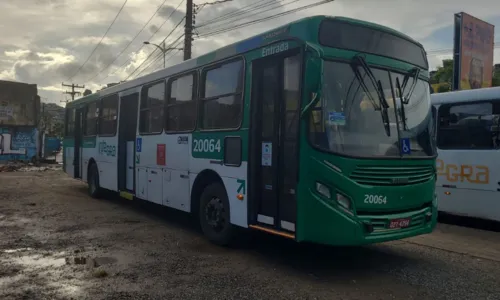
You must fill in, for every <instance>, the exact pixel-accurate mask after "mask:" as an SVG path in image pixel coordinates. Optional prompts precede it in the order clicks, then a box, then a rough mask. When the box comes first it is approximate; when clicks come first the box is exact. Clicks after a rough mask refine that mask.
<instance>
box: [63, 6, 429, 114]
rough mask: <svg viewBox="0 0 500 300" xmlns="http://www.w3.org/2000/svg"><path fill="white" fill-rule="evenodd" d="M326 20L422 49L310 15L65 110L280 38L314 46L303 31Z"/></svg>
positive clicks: (315, 39) (106, 90) (354, 21)
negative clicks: (297, 39) (296, 40)
mask: <svg viewBox="0 0 500 300" xmlns="http://www.w3.org/2000/svg"><path fill="white" fill-rule="evenodd" d="M325 19H329V20H338V21H341V22H348V23H352V24H357V25H361V26H367V27H371V28H375V29H377V30H380V31H384V32H387V33H390V34H393V35H396V36H398V37H401V38H403V39H406V40H408V41H410V42H413V43H414V44H416V45H418V46H421V47H422V48H423V46H422V45H421V44H420V43H419V42H417V41H416V40H414V39H412V38H411V37H409V36H407V35H405V34H403V33H401V32H399V31H397V30H394V29H392V28H389V27H386V26H383V25H380V24H376V23H371V22H366V21H362V20H358V19H352V18H347V17H338V16H326V15H317V16H311V17H305V18H302V19H299V20H296V21H294V22H291V23H288V24H285V25H283V26H280V27H277V28H274V29H272V30H269V31H266V32H263V33H261V34H258V35H255V36H252V37H249V38H247V39H245V40H242V41H239V42H236V43H233V44H230V45H227V46H224V47H222V48H219V49H217V50H214V51H212V52H209V53H206V54H203V55H201V56H199V57H196V58H192V59H189V60H186V61H184V62H181V63H179V64H177V65H174V66H170V67H167V68H165V69H161V70H158V71H156V72H153V73H150V74H147V75H144V76H142V77H139V78H136V79H133V80H131V81H126V82H123V83H120V84H117V85H113V86H111V87H108V88H104V89H102V90H100V91H99V92H96V93H93V94H90V95H88V96H84V97H82V98H79V99H77V100H75V101H72V102H69V103H68V104H67V105H66V106H67V107H72V106H79V105H81V104H84V103H87V102H92V101H94V100H96V99H98V98H100V97H103V96H106V95H110V94H115V93H117V92H120V91H126V90H129V89H132V88H135V87H138V86H142V85H144V84H145V83H149V82H153V81H156V80H160V79H162V78H166V77H169V76H171V75H174V74H178V73H181V72H183V71H187V70H190V69H193V68H196V67H199V66H202V65H205V64H208V63H211V62H216V61H219V60H223V59H225V58H228V57H231V56H234V55H237V54H242V53H245V52H247V51H250V50H253V49H256V48H259V47H261V46H264V45H267V44H269V43H272V42H273V41H277V40H280V39H284V38H287V37H290V38H299V39H301V40H303V41H306V42H313V43H317V42H318V33H317V32H314V33H311V31H306V30H304V28H307V27H313V28H319V25H320V23H321V21H323V20H325Z"/></svg>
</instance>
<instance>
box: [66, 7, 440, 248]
mask: <svg viewBox="0 0 500 300" xmlns="http://www.w3.org/2000/svg"><path fill="white" fill-rule="evenodd" d="M428 80H429V72H428V62H427V58H426V53H425V50H424V48H423V47H422V45H421V44H419V43H418V42H416V41H415V40H413V39H411V38H410V37H408V36H406V35H404V34H402V33H400V32H398V31H395V30H393V29H390V28H387V27H383V26H380V25H377V24H372V23H367V22H363V21H359V20H355V19H349V18H343V17H328V16H314V17H308V18H304V19H301V20H298V21H295V22H293V23H290V24H287V25H285V26H282V27H279V28H277V29H274V30H272V31H269V32H266V33H263V34H260V35H257V36H254V37H251V38H249V39H246V40H244V41H241V42H238V43H235V44H232V45H229V46H227V47H224V48H221V49H219V50H216V51H214V52H210V53H208V54H206V55H203V56H200V57H198V58H195V59H191V60H188V61H185V62H182V63H180V64H178V65H175V66H172V67H168V68H166V69H162V70H160V71H157V72H155V73H152V74H149V75H146V76H143V77H141V78H137V79H134V80H131V81H128V82H124V83H121V84H119V85H115V86H112V87H109V88H106V89H104V90H101V91H99V92H97V93H95V94H91V95H88V96H86V97H83V98H80V99H77V100H75V101H73V102H71V103H68V104H67V106H66V113H67V120H66V137H65V139H64V170H65V172H67V173H68V174H69V175H70V176H72V177H75V178H79V179H81V180H83V181H85V182H87V183H88V186H89V193H90V195H91V196H93V197H97V196H99V194H100V192H102V191H103V190H111V191H116V192H119V193H120V195H121V196H122V197H124V198H127V199H130V200H132V199H142V200H145V201H150V202H154V203H157V204H159V205H164V206H167V207H171V208H173V209H177V210H181V211H185V212H189V213H192V214H194V216H195V217H196V218H197V220H198V221H199V223H200V226H201V228H202V230H203V232H204V234H205V235H206V236H207V238H208V239H209V240H211V241H213V242H214V243H217V244H227V243H229V242H230V241H231V240H232V238H233V237H234V235H235V232H236V229H237V228H238V227H242V228H251V229H255V230H262V231H265V232H268V233H271V234H277V235H280V236H283V237H287V238H290V239H293V240H295V241H297V242H313V243H322V244H329V245H362V244H368V243H377V242H383V241H389V240H396V239H402V238H407V237H411V236H416V235H420V234H425V233H430V232H432V230H433V229H434V227H435V225H436V219H437V208H436V207H437V203H436V201H437V200H436V195H435V181H436V169H435V159H436V150H435V143H434V140H433V137H432V133H433V127H432V126H433V122H432V114H431V103H430V91H429V83H428Z"/></svg>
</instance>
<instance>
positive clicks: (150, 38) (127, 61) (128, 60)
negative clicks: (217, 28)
mask: <svg viewBox="0 0 500 300" xmlns="http://www.w3.org/2000/svg"><path fill="white" fill-rule="evenodd" d="M184 1H186V0H181V1H180V2H179V4H178V5H177V7H176V8H175V9H174V10H173V11H172V12H171V13H170V15H169V16H168V17H167V18H166V19H165V21H163V23H162V24H161V25H160V26H159V27H158V28H157V29H156V30H155V32H153V34H152V35H151V36H150V37H149V39H148V42H150V41H151V40H152V39H153V37H154V36H155V35H156V34H157V33H158V32H159V31H160V29H161V28H162V27H163V26H164V25H165V24H166V23H167V22H168V21H169V20H170V17H172V15H173V14H174V13H175V12H177V10H178V9H179V7H180V6H181V5H182V3H184ZM144 46H145V45H144V44H143V45H142V46H141V47H140V48H139V49H138V50H137V51H135V52H136V53H139V52H140V51H141V50H142V48H144ZM156 51H157V49H154V50H153V51H152V52H151V53H154V52H156ZM151 53H150V55H151ZM148 57H149V56H148ZM131 60H132V58H129V59H127V60H126V61H125V62H124V63H123V64H121V65H120V66H119V67H118V68H117V69H116V70H114V71H113V72H111V73H109V74H108V75H107V76H106V77H104V78H103V79H102V80H101V81H103V80H104V79H106V78H108V77H109V76H111V75H113V74H115V73H116V72H117V71H118V70H121V69H122V68H123V67H125V65H127V64H128V63H129V62H130V61H131Z"/></svg>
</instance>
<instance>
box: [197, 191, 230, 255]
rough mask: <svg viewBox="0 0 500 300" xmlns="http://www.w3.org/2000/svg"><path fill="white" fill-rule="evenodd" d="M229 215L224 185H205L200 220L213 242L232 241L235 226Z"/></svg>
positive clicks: (201, 199)
mask: <svg viewBox="0 0 500 300" xmlns="http://www.w3.org/2000/svg"><path fill="white" fill-rule="evenodd" d="M229 216H230V214H229V200H228V198H227V193H226V190H225V188H224V186H223V185H222V184H220V183H212V184H210V185H208V186H207V187H205V189H204V190H203V193H202V194H201V198H200V209H199V221H200V227H201V229H202V231H203V233H204V234H205V236H206V237H207V238H208V239H209V240H210V241H211V242H213V243H215V244H217V245H221V246H227V245H229V244H230V243H231V242H232V239H233V234H234V228H233V227H234V226H233V225H232V224H231V222H230V217H229Z"/></svg>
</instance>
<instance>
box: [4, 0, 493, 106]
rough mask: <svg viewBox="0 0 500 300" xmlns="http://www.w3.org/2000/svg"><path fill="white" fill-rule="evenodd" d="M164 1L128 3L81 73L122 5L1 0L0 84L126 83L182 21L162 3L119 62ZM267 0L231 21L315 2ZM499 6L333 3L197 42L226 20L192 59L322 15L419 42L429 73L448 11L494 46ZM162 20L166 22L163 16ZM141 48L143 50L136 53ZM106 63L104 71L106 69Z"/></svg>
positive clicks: (241, 1)
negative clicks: (486, 31) (478, 26)
mask: <svg viewBox="0 0 500 300" xmlns="http://www.w3.org/2000/svg"><path fill="white" fill-rule="evenodd" d="M163 1H164V0H129V1H128V2H127V4H126V5H125V7H124V9H123V11H122V13H121V14H120V15H119V17H118V19H117V21H116V22H115V24H114V26H113V27H112V28H111V29H110V31H109V33H108V34H107V36H106V38H105V39H104V40H103V42H102V43H101V45H100V46H99V47H98V48H97V50H96V51H95V53H94V54H93V55H92V56H91V57H90V59H89V60H88V62H87V63H86V64H85V65H84V66H83V68H81V69H80V70H79V68H80V66H81V65H82V64H83V63H84V62H85V61H86V60H87V58H88V57H89V54H90V53H91V52H92V50H93V49H94V47H95V46H96V45H97V43H98V42H99V40H100V39H101V37H102V35H103V34H104V32H106V30H107V28H108V26H109V25H110V23H111V21H112V20H113V19H114V17H115V16H116V14H117V12H118V10H119V9H120V7H121V6H122V4H123V2H124V0H1V1H0V17H1V20H2V21H1V22H0V28H1V30H0V32H2V35H1V39H0V79H6V80H16V81H21V82H29V83H36V84H38V89H39V94H40V96H41V97H42V99H43V101H46V102H54V103H57V104H61V103H60V101H61V100H63V99H64V98H66V97H69V96H67V95H65V96H63V94H62V86H61V82H65V83H71V82H74V83H77V84H85V86H86V87H88V88H90V89H91V90H92V91H95V90H96V89H98V88H100V87H102V86H103V85H105V84H106V83H110V82H117V81H119V80H123V79H126V78H127V77H128V76H129V75H130V74H131V73H132V72H133V71H134V70H135V69H136V68H137V67H138V66H139V65H140V64H141V63H142V62H143V61H144V59H145V58H146V57H147V56H148V55H149V53H150V52H151V51H153V50H154V46H151V45H149V46H144V47H142V42H143V41H145V40H148V39H149V38H150V37H151V35H152V34H153V33H154V32H155V31H156V30H158V28H159V27H160V26H161V24H162V23H164V22H165V21H166V22H165V24H164V25H163V26H162V27H161V28H160V29H159V31H158V32H157V33H156V35H154V37H153V38H152V40H151V41H152V42H160V41H161V40H162V39H163V38H165V37H166V36H167V34H168V33H169V32H171V31H172V29H173V28H174V27H175V25H176V24H177V23H179V21H180V20H181V19H182V17H183V16H184V12H185V2H184V3H182V5H181V6H180V7H179V12H176V13H174V14H172V15H171V13H172V12H173V11H174V8H175V7H177V6H178V5H179V3H180V2H181V1H182V0H166V1H165V5H164V6H163V7H162V8H161V9H160V11H159V12H158V13H157V14H156V16H155V17H154V18H153V19H152V20H151V22H150V23H149V24H148V26H147V27H146V28H145V29H144V31H143V32H142V33H141V34H139V36H138V37H137V38H136V39H135V40H134V41H133V42H132V43H131V44H130V46H129V47H128V48H127V49H126V50H125V51H123V53H122V54H121V55H120V56H119V57H118V58H117V55H118V54H119V53H120V52H121V51H122V50H123V49H124V48H125V47H126V46H127V45H128V44H129V43H130V41H132V39H133V37H134V36H135V35H136V34H137V33H138V32H139V31H140V30H141V28H142V27H143V26H144V24H146V22H147V21H148V20H149V19H150V18H151V16H152V15H153V13H154V12H155V11H156V10H157V9H158V7H159V6H160V4H161V3H163ZM194 1H195V3H196V4H202V3H205V2H214V0H206V1H203V0H194ZM269 1H270V0H233V1H231V2H227V3H223V4H218V5H211V6H206V7H204V8H203V9H202V10H201V11H200V12H199V14H198V15H197V18H196V22H197V25H202V24H203V23H205V22H207V21H210V20H213V19H214V18H216V17H217V16H220V15H223V14H227V13H228V12H231V11H234V10H235V9H238V8H241V7H244V6H248V5H250V4H252V3H253V4H254V5H258V4H255V3H256V2H260V3H263V4H265V3H267V2H269ZM273 1H274V2H276V3H274V4H272V5H271V6H267V8H274V7H277V8H276V9H273V10H271V11H269V12H266V13H260V14H258V15H251V16H248V18H247V19H243V17H244V16H246V15H244V16H240V17H238V18H237V20H236V22H237V23H241V22H245V21H250V20H253V19H256V18H262V17H264V16H267V15H275V14H278V13H280V12H284V11H286V10H290V9H293V8H295V7H299V6H304V5H307V4H311V3H315V2H318V1H319V0H273ZM498 1H499V0H476V1H465V0H419V1H416V0H338V1H334V2H332V3H328V4H324V5H321V6H318V7H315V8H312V9H308V10H303V11H300V12H296V13H293V14H290V15H287V16H284V17H281V18H277V19H273V20H270V21H267V22H263V23H259V24H256V25H252V26H249V27H245V28H241V29H239V30H234V31H231V32H228V33H223V34H219V35H214V36H210V37H205V38H203V34H206V33H208V32H213V31H214V30H217V29H219V28H228V27H230V26H231V25H232V24H234V22H233V23H232V24H231V23H230V22H231V21H233V19H231V20H226V21H223V22H220V23H217V24H212V25H207V26H205V27H200V28H199V29H197V31H198V33H199V35H200V37H199V38H197V39H196V40H195V41H194V44H193V45H194V48H193V57H195V56H199V55H201V54H203V53H206V52H208V51H210V50H214V49H216V48H218V47H221V46H224V45H226V44H229V43H231V42H234V41H237V40H240V39H243V38H245V37H248V36H251V35H253V34H257V33H260V32H262V31H265V30H266V29H269V28H273V27H275V26H278V25H282V24H284V23H286V22H289V21H292V20H295V19H299V18H302V17H304V16H308V15H315V14H328V15H339V16H347V17H353V18H360V19H364V20H367V21H371V22H376V23H380V24H383V25H386V26H390V27H393V28H395V29H397V30H401V31H402V32H404V33H406V34H408V35H410V36H411V37H413V38H415V39H417V40H419V41H420V42H421V43H423V45H424V46H425V48H426V50H427V51H428V52H429V53H430V54H429V62H430V64H431V68H435V67H436V66H437V65H439V64H440V61H441V60H442V59H443V58H449V57H451V49H452V42H453V29H452V25H453V14H454V13H456V12H460V11H464V12H467V13H469V14H471V15H473V16H475V17H478V18H480V19H483V20H485V21H488V22H490V23H492V24H494V25H495V26H496V27H497V28H496V29H497V30H496V34H495V41H497V42H498V41H500V29H498V27H500V9H499V8H500V5H499V4H498V3H499V2H498ZM263 9H264V8H263ZM248 14H255V12H249V13H248ZM170 15H171V16H170ZM168 16H170V18H168V19H167V17H168ZM182 31H183V24H181V26H179V27H178V29H177V30H176V31H174V32H173V33H172V35H171V38H169V39H168V40H167V42H168V41H170V42H171V41H174V40H175V39H176V38H177V37H179V36H180V35H181V34H182ZM499 44H500V43H499ZM141 47H142V49H141ZM179 47H182V45H179ZM139 49H141V50H140V51H138V50H139ZM433 50H442V51H440V52H436V51H433ZM153 57H154V55H153ZM167 58H169V61H168V62H167V64H172V63H177V62H180V61H181V60H182V53H181V51H177V52H172V54H168V55H167ZM115 59H116V61H115ZM113 61H114V62H113ZM495 63H500V49H496V50H495ZM108 65H109V67H108V68H106V69H104V68H105V67H107V66H108ZM147 65H148V63H146V64H144V65H143V66H142V67H141V68H140V69H139V72H140V71H141V70H142V68H144V67H146V66H147ZM161 65H162V61H161V60H159V61H157V62H154V63H152V64H151V66H150V67H149V68H147V69H146V70H144V71H143V73H142V74H147V73H148V72H151V71H154V70H155V69H157V68H159V67H161ZM77 70H79V71H78V72H77ZM139 72H136V73H135V74H137V73H139ZM75 74H76V75H75ZM73 75H75V76H74V77H73ZM131 78H133V76H132V77H131ZM69 79H71V80H69ZM81 91H82V92H83V90H81Z"/></svg>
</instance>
